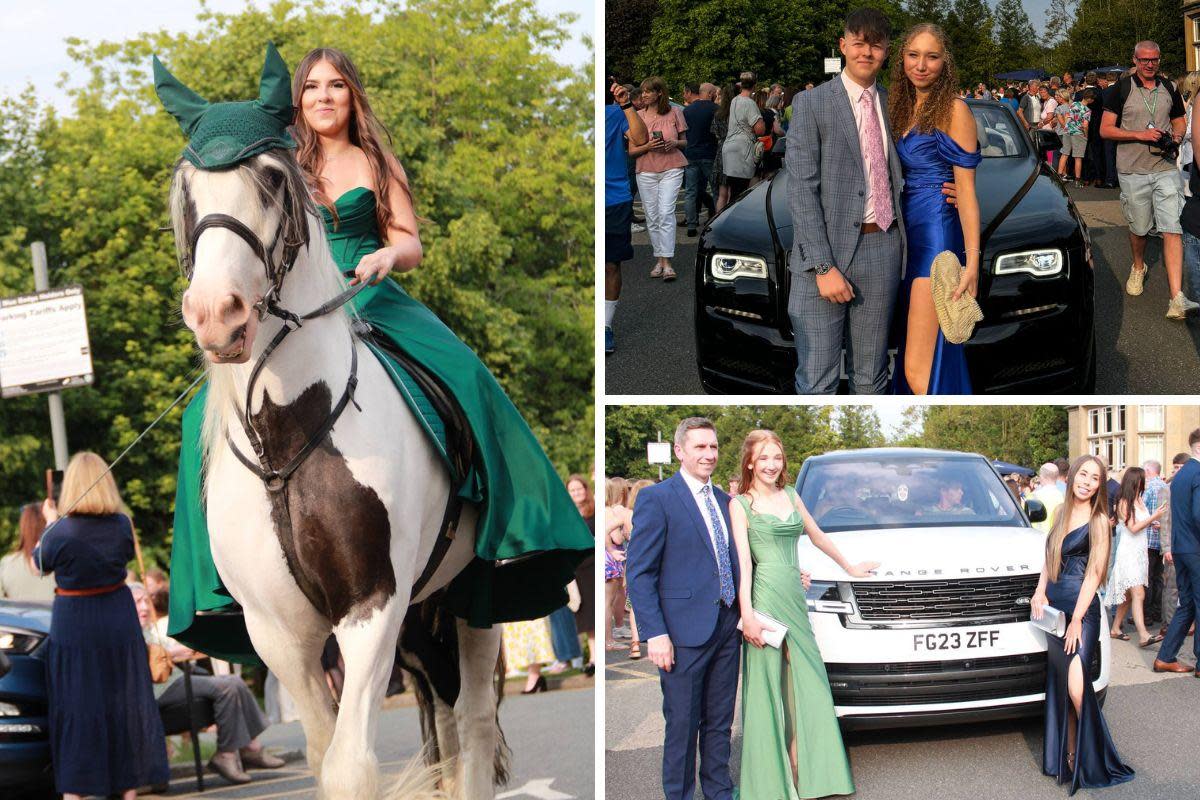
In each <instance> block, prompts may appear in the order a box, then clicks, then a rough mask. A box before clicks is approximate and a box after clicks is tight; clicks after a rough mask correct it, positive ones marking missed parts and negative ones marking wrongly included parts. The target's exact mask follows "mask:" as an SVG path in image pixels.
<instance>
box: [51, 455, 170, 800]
mask: <svg viewBox="0 0 1200 800" xmlns="http://www.w3.org/2000/svg"><path fill="white" fill-rule="evenodd" d="M106 469H107V467H106V465H105V463H104V461H103V459H101V458H100V456H98V455H96V454H95V453H87V452H83V453H76V454H75V456H74V457H73V458H72V459H71V463H70V464H68V465H67V471H66V473H65V474H64V475H63V484H62V491H61V496H60V502H61V503H62V507H63V508H64V509H67V510H68V511H69V514H68V515H67V516H66V517H64V518H63V519H61V520H59V519H58V511H57V509H56V508H55V506H54V504H53V503H52V502H51V501H49V500H47V501H46V502H45V504H44V505H43V512H44V514H45V516H46V521H47V522H48V523H54V521H55V520H58V524H57V525H55V526H54V527H53V529H50V530H48V531H47V532H46V534H45V535H44V536H43V537H42V541H41V544H39V545H38V549H37V550H36V551H34V554H33V558H34V563H36V564H37V565H38V567H39V569H41V571H42V573H43V574H46V573H49V572H53V573H54V577H55V580H56V581H57V583H58V588H57V589H55V595H56V597H55V598H54V611H53V617H52V620H51V623H50V641H49V644H48V646H47V651H46V676H47V679H48V682H49V690H50V691H49V694H50V714H49V718H50V752H51V757H52V759H53V762H54V782H55V785H56V787H57V789H58V791H60V792H62V793H63V798H64V800H79V798H81V797H86V796H88V795H100V796H101V797H108V796H109V795H120V796H121V797H122V798H123V800H134V798H136V797H137V788H138V787H139V786H155V785H164V784H166V783H167V777H168V771H167V740H166V737H165V736H164V735H163V727H162V721H161V719H160V718H159V715H158V706H157V705H156V704H155V702H154V689H153V685H152V684H151V682H150V666H149V663H148V661H147V657H146V642H145V640H144V639H143V638H142V631H141V626H140V624H139V623H138V615H137V609H136V608H135V607H134V605H133V595H131V594H130V592H129V587H127V586H126V585H125V565H126V564H128V563H129V561H130V560H131V559H132V558H133V553H134V551H133V524H132V523H131V522H130V520H129V517H127V516H125V514H124V513H122V509H124V507H125V505H124V503H122V502H121V495H120V494H119V493H118V492H117V484H116V481H114V480H113V477H112V475H111V474H105V470H106ZM97 481H99V482H98V483H97ZM93 484H95V488H92V489H91V490H90V491H89V487H91V486H92V485H93Z"/></svg>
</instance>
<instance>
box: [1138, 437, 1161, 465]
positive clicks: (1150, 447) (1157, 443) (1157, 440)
mask: <svg viewBox="0 0 1200 800" xmlns="http://www.w3.org/2000/svg"><path fill="white" fill-rule="evenodd" d="M1138 459H1139V460H1140V461H1141V462H1142V463H1143V464H1145V463H1146V462H1147V461H1157V462H1158V463H1159V464H1162V460H1163V437H1162V434H1161V433H1154V434H1150V435H1148V436H1139V437H1138Z"/></svg>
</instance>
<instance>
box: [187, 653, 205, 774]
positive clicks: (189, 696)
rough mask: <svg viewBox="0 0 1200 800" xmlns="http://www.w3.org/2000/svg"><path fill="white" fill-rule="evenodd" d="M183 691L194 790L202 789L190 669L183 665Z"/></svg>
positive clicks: (202, 769)
mask: <svg viewBox="0 0 1200 800" xmlns="http://www.w3.org/2000/svg"><path fill="white" fill-rule="evenodd" d="M183 691H184V695H185V696H186V698H187V712H188V730H189V731H190V732H191V734H192V757H193V758H194V759H195V761H196V791H198V792H203V791H204V767H203V765H201V763H200V731H198V730H196V717H195V716H194V715H193V714H192V709H193V706H192V670H191V668H190V667H189V666H188V665H186V664H185V665H184V666H183Z"/></svg>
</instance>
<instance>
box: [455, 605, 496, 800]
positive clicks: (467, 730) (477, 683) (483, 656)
mask: <svg viewBox="0 0 1200 800" xmlns="http://www.w3.org/2000/svg"><path fill="white" fill-rule="evenodd" d="M457 625H458V659H459V672H460V674H461V675H462V689H461V690H460V692H459V695H458V703H457V704H456V705H455V706H454V716H455V718H456V719H457V721H458V733H459V741H460V745H461V750H460V753H459V762H460V767H459V770H458V775H459V776H460V780H459V781H458V782H457V783H458V785H459V787H461V788H460V789H459V796H460V797H462V798H463V800H484V799H485V798H492V797H494V796H495V794H494V792H495V786H494V777H495V758H496V743H497V739H498V736H499V733H498V729H499V724H498V723H499V720H498V719H497V716H496V694H495V687H494V685H493V683H492V678H493V675H494V673H495V669H496V659H497V657H498V656H499V653H500V627H499V626H493V627H491V628H472V627H470V626H469V625H467V623H466V622H465V621H463V620H458V621H457Z"/></svg>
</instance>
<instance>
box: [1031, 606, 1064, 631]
mask: <svg viewBox="0 0 1200 800" xmlns="http://www.w3.org/2000/svg"><path fill="white" fill-rule="evenodd" d="M1029 621H1030V622H1032V623H1033V625H1034V627H1036V628H1041V629H1042V630H1044V631H1045V632H1046V633H1051V634H1054V635H1055V636H1057V637H1059V638H1060V639H1061V638H1062V637H1063V636H1065V635H1066V633H1067V615H1066V614H1064V613H1063V612H1061V611H1059V610H1058V609H1057V608H1055V607H1054V606H1045V607H1043V608H1042V618H1041V619H1034V618H1033V612H1032V611H1031V612H1029Z"/></svg>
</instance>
